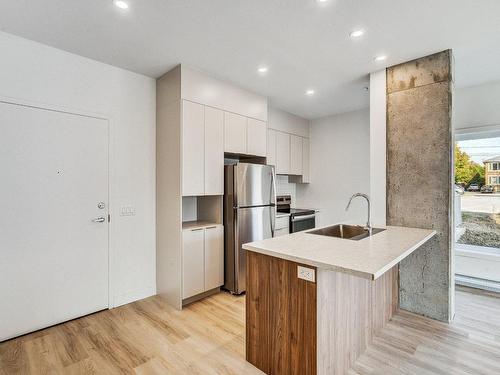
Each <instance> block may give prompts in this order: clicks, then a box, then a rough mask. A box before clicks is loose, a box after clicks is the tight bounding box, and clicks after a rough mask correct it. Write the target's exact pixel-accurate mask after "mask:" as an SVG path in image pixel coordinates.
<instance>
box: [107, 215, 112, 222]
mask: <svg viewBox="0 0 500 375" xmlns="http://www.w3.org/2000/svg"><path fill="white" fill-rule="evenodd" d="M109 222H111V215H110V214H108V223H109Z"/></svg>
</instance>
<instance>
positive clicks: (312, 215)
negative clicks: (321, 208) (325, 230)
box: [276, 195, 316, 233]
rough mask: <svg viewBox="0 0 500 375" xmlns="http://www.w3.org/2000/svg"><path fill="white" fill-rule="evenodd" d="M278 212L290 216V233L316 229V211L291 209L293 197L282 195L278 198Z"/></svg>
mask: <svg viewBox="0 0 500 375" xmlns="http://www.w3.org/2000/svg"><path fill="white" fill-rule="evenodd" d="M276 204H277V210H276V211H277V212H284V213H287V214H290V233H294V232H300V231H303V230H307V229H314V228H315V227H316V211H314V210H305V209H301V208H291V207H290V206H291V204H292V197H291V196H290V195H280V196H277V197H276Z"/></svg>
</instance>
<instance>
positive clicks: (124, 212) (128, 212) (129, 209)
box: [120, 206, 135, 216]
mask: <svg viewBox="0 0 500 375" xmlns="http://www.w3.org/2000/svg"><path fill="white" fill-rule="evenodd" d="M120 216H135V207H133V206H122V207H121V209H120Z"/></svg>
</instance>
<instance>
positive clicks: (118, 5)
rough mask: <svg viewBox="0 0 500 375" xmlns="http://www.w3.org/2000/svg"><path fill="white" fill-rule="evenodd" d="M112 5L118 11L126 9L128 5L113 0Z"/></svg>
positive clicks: (118, 0) (121, 0)
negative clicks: (118, 9)
mask: <svg viewBox="0 0 500 375" xmlns="http://www.w3.org/2000/svg"><path fill="white" fill-rule="evenodd" d="M113 3H114V4H115V5H116V6H117V7H118V8H120V9H128V4H127V3H126V2H125V1H123V0H114V1H113Z"/></svg>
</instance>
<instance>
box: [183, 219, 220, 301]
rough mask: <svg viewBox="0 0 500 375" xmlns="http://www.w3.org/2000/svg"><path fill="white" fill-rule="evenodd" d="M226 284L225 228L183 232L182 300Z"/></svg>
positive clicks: (195, 229) (208, 227)
mask: <svg viewBox="0 0 500 375" xmlns="http://www.w3.org/2000/svg"><path fill="white" fill-rule="evenodd" d="M223 284H224V227H223V226H222V225H220V224H217V225H211V226H207V227H201V228H193V229H184V230H183V231H182V298H183V299H187V298H191V297H193V296H196V295H197V294H201V293H203V292H206V291H209V290H212V289H215V288H218V287H220V286H221V285H223Z"/></svg>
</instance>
